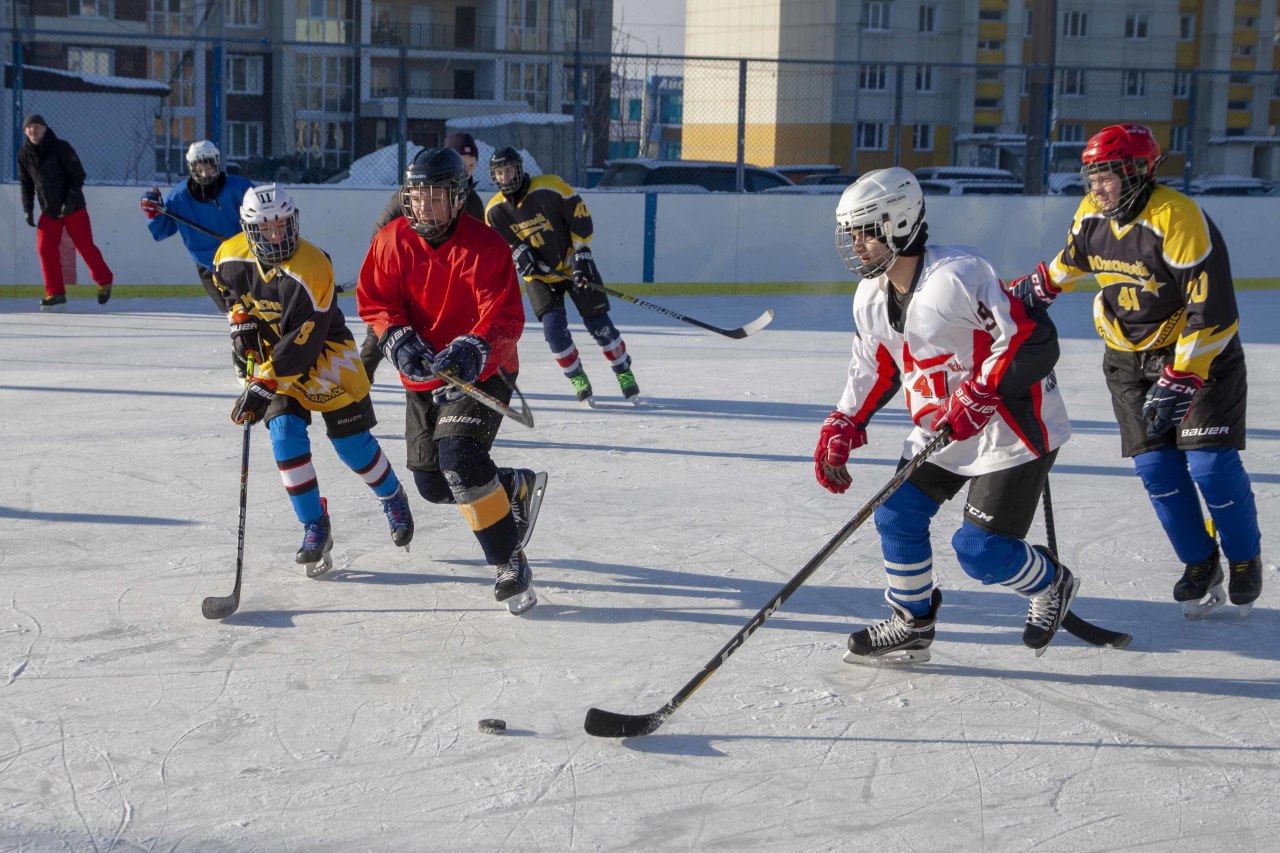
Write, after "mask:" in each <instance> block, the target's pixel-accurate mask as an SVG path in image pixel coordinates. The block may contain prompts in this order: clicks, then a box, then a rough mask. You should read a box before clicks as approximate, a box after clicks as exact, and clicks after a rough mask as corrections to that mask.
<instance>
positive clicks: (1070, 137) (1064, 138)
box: [1058, 124, 1084, 142]
mask: <svg viewBox="0 0 1280 853" xmlns="http://www.w3.org/2000/svg"><path fill="white" fill-rule="evenodd" d="M1058 141H1059V142H1084V125H1083V124H1060V125H1058Z"/></svg>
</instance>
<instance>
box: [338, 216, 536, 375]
mask: <svg viewBox="0 0 1280 853" xmlns="http://www.w3.org/2000/svg"><path fill="white" fill-rule="evenodd" d="M356 300H357V304H358V305H359V308H360V316H361V318H363V319H364V321H365V322H366V323H368V324H369V326H370V327H372V328H373V330H374V331H375V332H376V333H377V334H378V335H379V337H381V336H382V334H383V333H385V332H386V330H387V329H388V328H389V327H391V326H412V327H413V328H414V329H415V330H417V332H418V334H420V335H422V337H423V338H424V339H425V340H426V341H427V343H429V344H431V346H432V347H433V348H434V349H435V350H436V351H437V352H439V351H440V350H442V349H444V348H445V347H447V346H448V345H449V343H450V342H451V341H453V339H454V338H456V337H458V336H460V335H466V334H475V335H479V336H480V337H482V338H484V340H485V341H486V342H487V343H488V344H489V361H488V363H487V364H486V365H485V367H484V371H483V372H482V373H481V374H480V380H481V381H483V380H485V379H488V378H489V377H490V376H492V375H494V374H495V373H497V371H498V368H502V369H503V370H505V371H507V372H508V373H514V372H515V371H516V370H518V369H519V368H520V361H519V358H518V357H517V354H516V342H517V341H519V340H520V334H521V333H522V332H523V331H524V302H523V300H522V299H521V296H520V285H519V284H517V282H516V268H515V264H513V263H512V262H511V250H510V249H509V248H508V247H507V244H506V243H505V242H504V241H503V239H502V238H501V237H499V236H498V234H497V232H495V231H494V230H493V229H492V228H489V227H488V226H487V225H484V224H483V223H481V222H478V221H476V220H475V219H473V218H471V217H470V216H459V217H458V225H457V228H455V229H454V232H453V234H452V235H451V236H450V237H449V239H448V240H446V241H445V242H444V243H442V244H440V246H439V247H436V248H433V247H432V246H430V245H429V244H428V243H427V241H426V240H424V239H422V237H421V236H419V235H418V232H416V231H414V230H413V227H412V226H411V225H410V224H409V220H407V219H405V218H403V217H401V218H399V219H396V220H393V221H392V222H390V223H389V224H387V225H385V226H383V228H382V229H381V230H380V231H378V233H377V234H376V235H375V236H374V238H373V243H372V245H370V246H369V253H368V254H367V255H365V258H364V264H362V265H361V267H360V283H359V284H358V285H357V287H356ZM400 381H401V382H402V383H404V387H405V388H408V389H409V390H410V391H429V390H431V389H433V388H438V387H440V386H441V385H442V384H443V382H442V381H441V380H439V379H432V380H430V381H428V382H411V381H409V380H408V379H406V378H405V377H404V375H403V374H402V375H401V376H400Z"/></svg>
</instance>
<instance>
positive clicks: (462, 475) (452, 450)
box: [436, 435, 498, 503]
mask: <svg viewBox="0 0 1280 853" xmlns="http://www.w3.org/2000/svg"><path fill="white" fill-rule="evenodd" d="M436 453H437V455H438V456H439V459H440V470H441V471H442V472H443V473H444V478H445V480H446V481H447V482H448V484H449V488H450V489H451V490H452V493H453V499H454V500H455V501H457V502H458V503H469V502H471V501H472V500H475V497H474V496H473V493H474V492H475V490H476V489H488V487H489V486H490V484H491V483H493V482H495V481H496V480H497V477H498V466H497V465H494V464H493V460H492V459H490V458H489V452H488V451H487V450H485V449H484V447H483V446H482V445H481V444H480V442H478V441H476V440H475V439H474V438H470V437H468V436H461V435H450V436H446V437H444V438H442V439H440V441H439V442H437V444H436Z"/></svg>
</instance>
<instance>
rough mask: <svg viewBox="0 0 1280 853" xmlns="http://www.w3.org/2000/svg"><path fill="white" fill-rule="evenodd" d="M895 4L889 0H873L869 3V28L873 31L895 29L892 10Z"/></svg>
mask: <svg viewBox="0 0 1280 853" xmlns="http://www.w3.org/2000/svg"><path fill="white" fill-rule="evenodd" d="M892 9H893V4H892V3H890V2H888V0H872V2H870V3H867V30H869V31H872V32H887V31H888V30H891V29H893V21H892V19H891V17H890V14H889V13H890V12H891V11H892Z"/></svg>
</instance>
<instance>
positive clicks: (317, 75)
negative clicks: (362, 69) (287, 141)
mask: <svg viewBox="0 0 1280 853" xmlns="http://www.w3.org/2000/svg"><path fill="white" fill-rule="evenodd" d="M296 59H297V64H296V66H295V67H296V69H297V81H298V101H297V108H298V109H300V110H312V111H314V112H325V113H349V112H351V107H352V102H353V92H352V90H353V86H354V84H353V83H352V74H351V59H350V58H349V57H345V56H333V55H331V54H316V53H300V54H296Z"/></svg>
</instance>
